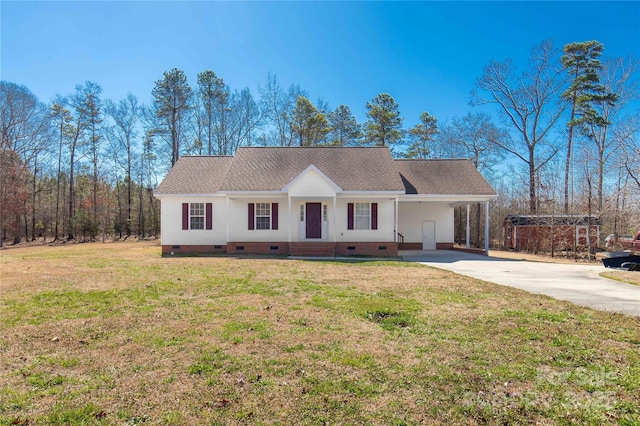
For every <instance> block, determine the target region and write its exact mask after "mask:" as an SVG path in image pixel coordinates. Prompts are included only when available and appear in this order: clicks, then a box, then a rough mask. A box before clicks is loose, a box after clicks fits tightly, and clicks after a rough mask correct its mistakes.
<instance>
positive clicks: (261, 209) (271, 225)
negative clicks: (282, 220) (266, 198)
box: [247, 203, 278, 231]
mask: <svg viewBox="0 0 640 426" xmlns="http://www.w3.org/2000/svg"><path fill="white" fill-rule="evenodd" d="M247 211H248V213H249V223H248V225H247V229H249V230H250V231H252V230H254V229H272V230H277V229H278V203H249V206H248V209H247Z"/></svg>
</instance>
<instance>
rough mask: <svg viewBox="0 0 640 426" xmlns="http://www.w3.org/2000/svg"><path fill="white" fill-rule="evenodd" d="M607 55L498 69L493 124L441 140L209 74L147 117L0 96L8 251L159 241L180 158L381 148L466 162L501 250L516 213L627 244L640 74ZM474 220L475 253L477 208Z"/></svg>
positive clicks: (451, 132)
mask: <svg viewBox="0 0 640 426" xmlns="http://www.w3.org/2000/svg"><path fill="white" fill-rule="evenodd" d="M603 50H604V46H603V45H602V44H601V43H599V42H597V41H586V42H576V43H570V44H567V45H565V46H564V48H563V49H557V48H555V47H554V45H553V43H552V42H551V41H544V42H542V43H541V44H540V45H538V46H535V47H534V48H533V49H531V54H530V58H529V63H528V64H527V66H526V67H525V68H524V69H523V71H522V72H518V70H517V69H516V66H515V64H514V63H513V62H512V61H511V60H508V59H507V60H504V61H491V62H489V64H488V65H487V66H486V67H485V68H484V70H482V73H481V75H480V76H479V78H478V79H477V82H476V85H475V87H474V88H473V90H472V91H471V94H470V104H471V105H473V106H481V105H493V106H494V107H495V108H493V109H491V110H486V108H485V109H482V108H481V109H479V110H473V111H469V112H466V113H465V114H464V115H461V116H458V117H454V118H453V119H451V120H449V121H448V122H446V123H444V124H441V125H439V123H438V120H437V119H436V117H434V116H433V115H431V114H429V112H427V111H425V112H423V113H422V114H421V115H420V117H419V121H418V123H417V124H416V125H414V126H413V127H410V128H408V129H406V128H404V126H403V121H404V118H403V116H402V114H401V113H400V106H399V105H398V103H397V102H396V101H395V99H394V98H393V96H391V95H390V94H388V93H380V94H379V95H377V96H376V97H374V98H373V99H371V100H370V101H368V102H366V104H365V105H364V106H365V108H366V118H367V119H366V121H365V122H364V123H358V121H357V120H356V118H355V117H354V115H353V113H352V111H351V109H350V107H349V106H348V105H344V104H341V105H338V106H337V107H335V108H333V109H332V108H330V107H329V105H328V104H327V103H326V102H325V101H324V100H323V99H322V98H319V99H318V100H317V101H316V102H315V103H314V102H312V101H311V99H310V96H309V94H308V92H307V91H306V90H304V89H303V88H301V87H300V86H299V85H297V84H291V85H290V86H288V87H284V86H282V85H281V84H280V82H279V81H278V79H277V77H276V75H275V74H268V75H267V76H266V79H265V82H264V83H263V84H260V85H259V86H258V88H257V91H256V95H255V96H254V93H252V91H251V90H250V89H249V88H248V87H246V88H243V89H242V90H233V89H231V88H230V87H229V86H228V85H227V84H225V82H224V80H223V78H222V77H220V76H218V75H217V74H216V73H215V72H214V71H211V70H206V71H203V72H201V73H199V74H198V75H197V79H196V82H195V85H192V84H190V83H189V81H188V78H187V76H186V74H185V73H184V72H183V71H182V70H180V69H177V68H174V69H172V70H169V71H166V72H164V73H163V75H162V78H160V79H159V80H157V81H156V82H155V85H154V87H153V90H152V93H151V94H152V101H151V103H150V104H149V105H143V104H142V103H141V102H140V101H139V100H138V98H137V97H136V96H135V95H133V94H128V95H127V96H126V97H125V98H124V99H121V100H115V101H114V100H111V99H103V97H102V96H101V94H102V89H101V87H100V85H99V84H97V83H95V82H90V81H87V82H85V83H84V84H80V85H77V86H76V88H75V91H74V92H73V93H71V94H68V95H66V96H56V97H55V98H54V99H53V100H51V101H50V102H49V103H44V102H41V101H40V100H39V99H38V98H37V97H36V96H35V95H34V94H33V93H31V92H30V91H29V89H28V88H27V87H25V86H22V85H20V84H17V83H13V82H8V81H1V82H0V125H1V128H0V132H1V145H0V166H1V169H0V170H1V171H0V226H1V240H2V242H7V241H12V242H16V243H17V242H20V241H24V240H35V239H38V238H45V239H50V240H59V241H66V240H73V239H78V238H81V239H83V240H94V239H96V238H128V237H131V236H137V237H141V238H145V237H149V236H157V235H158V234H159V231H160V230H159V205H158V201H157V200H155V199H154V198H153V189H154V187H155V185H156V184H157V182H158V180H159V179H160V178H161V177H162V175H163V174H164V173H165V172H166V170H168V168H169V167H170V166H172V165H173V164H175V162H176V161H177V160H178V158H180V156H182V155H185V154H190V155H233V154H234V152H235V150H236V149H237V148H238V147H239V146H370V145H376V146H388V147H389V148H390V149H391V150H392V153H393V154H394V155H395V156H396V157H406V158H454V157H455V158H461V157H462V158H469V159H471V161H472V162H473V164H474V165H475V166H476V167H477V168H478V169H479V170H480V171H481V172H482V173H483V174H484V175H485V176H486V177H487V178H488V179H489V180H490V181H491V182H492V183H493V185H494V187H495V188H496V189H497V190H498V192H499V194H500V198H499V199H498V200H497V201H496V202H495V203H493V204H492V217H493V218H492V234H493V235H495V237H496V238H499V233H500V226H501V222H500V221H501V219H502V218H503V217H504V215H505V214H517V213H528V214H542V213H549V212H553V213H557V214H582V213H586V212H587V211H588V213H589V214H590V215H591V214H593V215H599V216H601V217H604V218H605V219H606V220H605V221H606V226H605V229H606V230H607V231H611V232H627V228H629V227H637V226H638V225H640V224H639V223H638V220H637V217H638V216H637V213H638V211H637V207H638V203H637V200H638V198H637V197H638V193H639V192H640V165H638V161H637V159H638V153H639V144H638V141H637V136H638V133H639V131H640V111H639V110H635V111H634V110H633V108H632V107H633V105H634V102H636V101H637V100H638V99H640V90H639V86H638V74H637V71H638V62H637V60H636V59H635V58H606V59H604V60H602V59H601V55H602V54H603ZM636 104H637V102H636ZM487 111H490V112H491V113H492V115H490V114H489V113H488V112H487ZM634 159H635V161H634ZM460 214H461V213H460ZM473 214H474V216H475V221H474V225H473V226H474V227H475V232H474V235H475V237H474V239H475V243H476V244H481V241H480V239H481V235H480V234H481V232H480V223H481V215H482V212H481V209H480V208H479V206H475V207H474V212H473ZM458 216H459V215H458Z"/></svg>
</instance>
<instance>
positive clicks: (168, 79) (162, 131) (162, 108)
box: [151, 68, 193, 166]
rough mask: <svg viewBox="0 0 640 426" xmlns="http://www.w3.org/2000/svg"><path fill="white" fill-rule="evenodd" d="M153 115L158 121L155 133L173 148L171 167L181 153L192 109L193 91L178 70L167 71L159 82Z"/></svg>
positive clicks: (154, 93)
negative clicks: (188, 115) (188, 113)
mask: <svg viewBox="0 0 640 426" xmlns="http://www.w3.org/2000/svg"><path fill="white" fill-rule="evenodd" d="M151 93H152V95H153V113H154V115H155V118H156V119H157V120H158V121H157V123H156V126H155V127H156V128H155V129H153V130H154V133H156V134H159V135H160V136H162V137H163V138H164V139H165V141H166V142H167V144H168V145H169V146H170V148H171V166H173V165H174V164H175V163H176V161H178V158H180V153H181V143H182V140H183V139H184V132H185V127H186V126H185V121H186V120H187V111H189V109H190V108H191V97H192V95H193V91H192V90H191V87H190V86H189V83H188V82H187V76H186V75H185V73H184V72H183V71H181V70H179V69H177V68H174V69H172V70H171V71H165V72H164V77H163V79H162V80H157V81H156V84H155V86H154V88H153V91H152V92H151Z"/></svg>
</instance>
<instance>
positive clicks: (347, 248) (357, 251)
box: [336, 242, 398, 257]
mask: <svg viewBox="0 0 640 426" xmlns="http://www.w3.org/2000/svg"><path fill="white" fill-rule="evenodd" d="M336 256H372V257H396V256H398V243H395V242H366V243H336Z"/></svg>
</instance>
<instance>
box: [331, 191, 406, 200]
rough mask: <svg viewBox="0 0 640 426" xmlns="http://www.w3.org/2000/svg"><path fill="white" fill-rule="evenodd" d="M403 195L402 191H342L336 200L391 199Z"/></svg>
mask: <svg viewBox="0 0 640 426" xmlns="http://www.w3.org/2000/svg"><path fill="white" fill-rule="evenodd" d="M401 194H404V191H344V192H343V193H342V194H340V196H338V198H393V199H394V200H395V199H396V198H397V197H398V195H401Z"/></svg>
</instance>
